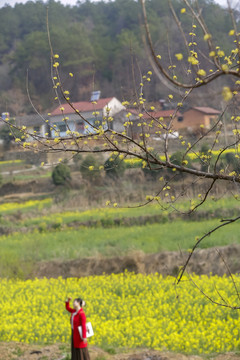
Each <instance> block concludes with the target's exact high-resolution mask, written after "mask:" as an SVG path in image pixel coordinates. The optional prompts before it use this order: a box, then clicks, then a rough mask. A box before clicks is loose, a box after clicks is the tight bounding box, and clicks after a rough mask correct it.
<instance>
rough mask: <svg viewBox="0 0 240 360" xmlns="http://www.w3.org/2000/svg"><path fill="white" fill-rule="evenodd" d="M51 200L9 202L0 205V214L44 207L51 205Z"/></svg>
mask: <svg viewBox="0 0 240 360" xmlns="http://www.w3.org/2000/svg"><path fill="white" fill-rule="evenodd" d="M51 203H52V199H50V198H49V199H43V200H29V201H25V202H22V203H18V202H10V203H4V204H0V213H2V212H12V211H18V210H20V209H27V208H32V207H38V208H41V207H44V206H46V205H51Z"/></svg>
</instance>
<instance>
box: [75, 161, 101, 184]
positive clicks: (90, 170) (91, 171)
mask: <svg viewBox="0 0 240 360" xmlns="http://www.w3.org/2000/svg"><path fill="white" fill-rule="evenodd" d="M99 166H100V163H99V161H98V159H97V157H95V156H93V155H87V156H86V157H85V158H84V160H83V161H82V163H81V165H80V172H81V174H82V177H83V178H85V179H87V180H89V181H91V182H94V181H96V180H97V179H98V178H99V177H100V170H99Z"/></svg>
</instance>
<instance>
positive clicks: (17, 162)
mask: <svg viewBox="0 0 240 360" xmlns="http://www.w3.org/2000/svg"><path fill="white" fill-rule="evenodd" d="M22 162H23V160H20V159H16V160H4V161H0V165H11V164H21V163H22Z"/></svg>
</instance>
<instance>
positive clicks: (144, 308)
mask: <svg viewBox="0 0 240 360" xmlns="http://www.w3.org/2000/svg"><path fill="white" fill-rule="evenodd" d="M234 278H235V281H236V283H237V284H238V283H239V279H240V278H239V277H237V276H234ZM194 281H195V282H196V283H197V284H198V285H199V286H200V287H202V288H203V289H204V291H206V292H207V293H208V294H209V295H211V296H213V297H214V299H215V300H217V299H218V296H219V295H218V294H217V292H216V291H215V285H216V283H217V287H218V291H219V293H220V294H221V295H222V296H226V297H227V298H228V300H229V301H230V302H232V303H233V304H236V303H237V297H236V294H235V291H234V286H233V283H232V282H231V280H230V279H229V278H227V277H222V278H219V277H215V276H211V277H207V276H201V277H198V276H194ZM0 292H1V297H0V309H1V326H0V338H1V341H21V342H25V343H34V342H38V343H54V342H69V341H70V324H69V314H68V313H67V312H66V310H65V307H64V301H65V298H66V297H67V296H72V297H73V298H74V297H77V296H81V297H82V298H84V299H85V301H86V303H87V305H86V308H85V312H86V315H87V319H88V321H91V322H92V325H93V328H94V331H95V336H94V337H92V338H91V339H90V341H89V343H90V344H96V345H98V346H102V347H104V346H107V345H108V346H111V347H113V348H123V347H125V348H136V347H150V348H154V349H159V350H166V349H167V350H171V351H176V352H184V353H215V352H226V351H236V350H239V349H240V338H239V328H240V318H239V312H238V311H233V310H229V309H226V308H222V307H216V306H215V305H213V304H212V303H210V302H209V301H208V300H207V299H206V298H205V297H203V296H202V295H201V294H200V292H199V291H198V290H197V289H196V288H195V287H194V286H193V285H192V283H191V282H189V280H188V278H185V279H184V281H183V282H182V283H181V284H180V286H178V287H176V286H175V285H174V278H173V277H167V278H163V277H162V276H161V275H158V274H154V275H147V276H146V275H141V274H138V275H134V274H130V273H124V274H119V275H110V276H93V277H85V278H80V279H77V278H69V279H62V278H58V279H35V280H27V281H20V280H6V279H2V280H0Z"/></svg>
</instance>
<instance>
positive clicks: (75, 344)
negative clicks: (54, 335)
mask: <svg viewBox="0 0 240 360" xmlns="http://www.w3.org/2000/svg"><path fill="white" fill-rule="evenodd" d="M70 301H71V298H68V299H67V300H66V303H65V304H66V310H67V311H69V312H70V313H71V317H70V323H71V328H72V346H71V353H72V360H90V357H89V352H88V348H87V328H86V315H85V313H84V311H83V306H84V305H85V302H84V301H83V300H82V299H80V298H78V299H75V300H74V301H73V308H71V307H70V305H69V302H70ZM79 326H82V338H81V336H80V333H79V330H78V327H79Z"/></svg>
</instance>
